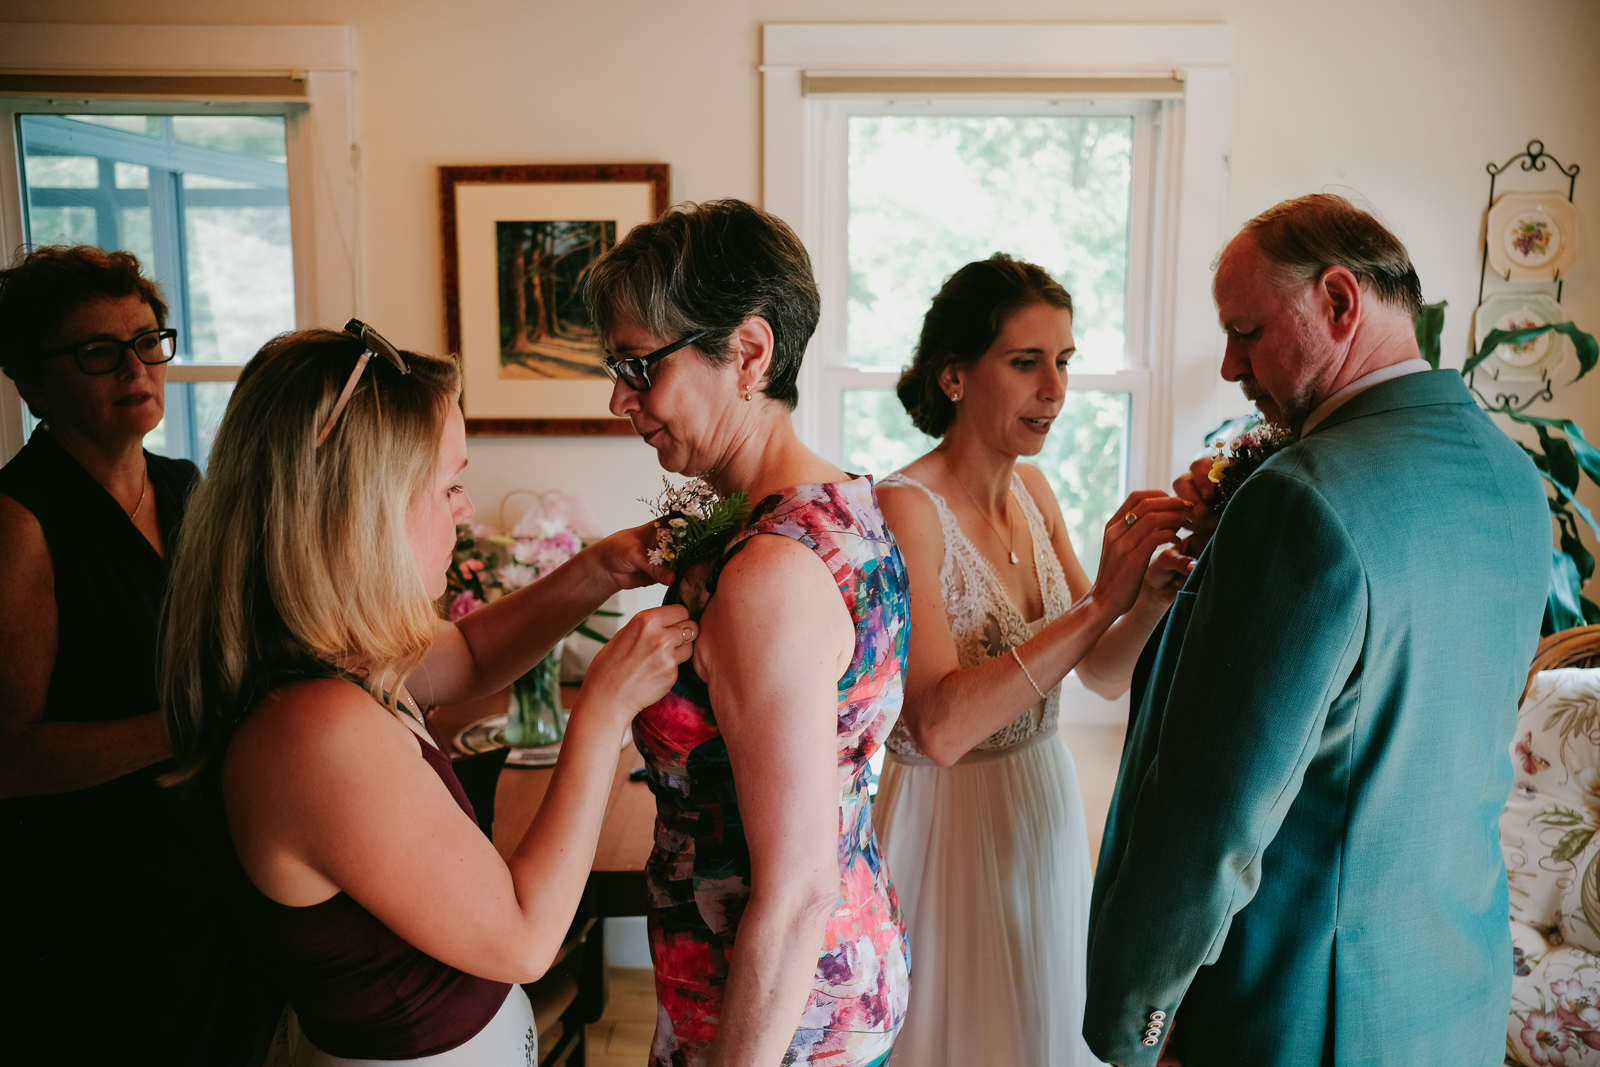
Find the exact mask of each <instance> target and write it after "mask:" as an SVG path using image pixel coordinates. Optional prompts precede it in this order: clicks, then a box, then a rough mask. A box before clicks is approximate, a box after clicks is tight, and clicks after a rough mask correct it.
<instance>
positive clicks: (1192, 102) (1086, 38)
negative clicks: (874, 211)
mask: <svg viewBox="0 0 1600 1067" xmlns="http://www.w3.org/2000/svg"><path fill="white" fill-rule="evenodd" d="M1234 50H1235V39H1234V31H1233V29H1232V27H1229V26H1226V25H1221V24H1185V25H1159V24H1150V25H1116V24H1094V25H1090V24H1076V25H1075V24H1070V23H1048V24H1031V25H1030V24H1013V25H997V24H960V25H956V24H921V25H915V24H912V25H906V24H899V25H884V24H784V23H772V24H768V25H766V26H764V27H763V28H762V65H761V68H760V69H761V75H762V128H763V129H762V137H763V144H762V174H763V180H762V197H763V204H764V206H765V207H766V209H767V210H768V211H771V212H773V213H774V214H776V215H778V216H779V217H780V218H783V219H784V220H786V221H787V222H789V223H790V225H792V226H793V227H794V229H795V231H796V233H798V234H799V236H800V239H801V241H803V242H804V243H805V245H806V247H807V249H808V251H810V253H811V255H812V259H813V263H814V264H815V265H816V266H817V269H818V273H819V283H820V284H821V285H822V286H823V287H824V294H825V295H824V301H823V316H824V321H823V323H822V324H820V326H819V329H818V332H817V335H816V336H815V337H814V338H813V339H812V342H811V345H810V347H809V349H808V352H807V359H806V362H805V365H804V366H803V367H802V369H801V374H800V382H799V385H800V396H801V401H800V405H799V407H798V408H797V410H796V413H795V417H796V426H797V429H798V430H799V433H800V435H801V438H802V439H803V440H804V441H805V442H806V443H807V444H808V445H810V446H811V447H812V448H814V449H816V450H817V451H819V452H821V453H822V454H824V455H829V456H837V454H838V450H839V438H840V433H839V429H840V427H839V416H838V405H837V402H835V404H834V411H833V412H832V413H831V415H830V414H829V413H828V412H826V411H825V410H824V408H825V406H826V404H827V403H828V401H829V398H830V397H836V396H839V395H841V390H840V388H839V383H840V382H842V381H845V380H847V379H848V377H849V376H847V375H844V374H842V373H841V368H843V365H844V352H843V343H844V325H843V319H844V314H845V307H846V305H845V304H844V302H843V297H844V294H845V289H844V288H843V287H842V286H843V285H845V284H847V278H846V280H839V279H837V278H836V277H835V275H837V273H838V270H839V268H838V264H840V263H843V259H842V256H843V255H844V246H845V233H844V229H843V225H842V222H843V220H845V219H846V218H847V205H846V203H845V202H844V196H845V192H846V190H845V182H844V180H843V174H842V171H843V168H844V159H843V157H842V155H841V151H842V148H841V146H840V145H839V144H838V143H837V142H838V140H839V139H838V138H837V137H836V136H834V137H833V142H832V148H831V149H830V134H832V133H834V131H831V130H830V128H829V111H830V107H829V105H828V103H827V97H825V96H823V95H820V94H818V95H808V94H807V83H808V80H809V79H813V78H824V79H826V78H835V77H837V78H848V77H856V78H860V79H863V80H866V79H917V82H918V89H917V90H916V92H917V93H918V94H919V95H922V96H927V95H929V93H928V92H927V91H926V90H927V88H928V87H929V86H930V85H934V88H935V89H936V91H939V92H941V93H949V94H951V95H959V96H963V97H969V98H970V97H983V96H993V97H995V98H1007V97H1010V98H1016V97H1018V96H1026V97H1031V98H1036V99H1037V98H1045V99H1049V98H1059V99H1069V98H1070V99H1079V100H1083V99H1090V100H1092V99H1107V100H1111V99H1121V98H1129V97H1137V96H1141V95H1143V96H1146V97H1149V96H1157V97H1160V100H1159V103H1158V105H1157V109H1156V110H1157V113H1158V115H1159V122H1158V123H1157V124H1156V126H1155V128H1153V129H1152V131H1151V137H1150V143H1151V145H1152V147H1153V149H1154V158H1153V160H1152V161H1151V163H1152V167H1151V170H1150V188H1149V191H1148V193H1149V198H1150V199H1149V206H1150V210H1149V215H1148V218H1149V230H1148V232H1147V233H1145V234H1143V235H1139V234H1134V235H1132V236H1133V237H1134V239H1135V244H1136V246H1143V248H1144V249H1146V250H1147V253H1148V259H1147V260H1146V263H1145V266H1144V268H1143V270H1142V271H1141V272H1140V275H1141V277H1140V278H1139V279H1138V280H1137V281H1136V280H1135V278H1134V277H1133V276H1132V275H1133V271H1134V264H1133V262H1132V261H1131V256H1132V253H1133V249H1131V248H1130V263H1129V271H1130V279H1129V282H1130V294H1129V295H1130V302H1129V324H1128V326H1129V332H1128V345H1129V356H1130V359H1129V363H1130V366H1128V368H1127V369H1125V370H1122V371H1119V372H1117V373H1116V374H1113V375H1091V374H1089V373H1080V374H1077V375H1074V376H1073V380H1072V381H1071V383H1070V384H1071V386H1072V387H1074V388H1078V389H1096V388H1099V389H1114V390H1116V391H1127V392H1130V393H1131V394H1132V396H1133V398H1134V403H1133V405H1131V407H1132V410H1130V413H1129V426H1130V433H1129V440H1128V472H1127V477H1128V485H1129V486H1130V487H1133V488H1146V487H1161V488H1164V487H1165V486H1166V484H1167V480H1168V479H1169V478H1171V477H1172V476H1173V475H1174V474H1175V473H1176V472H1177V471H1180V470H1184V469H1187V467H1188V464H1189V460H1190V459H1191V457H1192V456H1193V455H1194V454H1195V453H1196V451H1197V450H1198V448H1199V443H1200V441H1201V440H1202V439H1203V437H1204V434H1205V433H1206V432H1207V431H1208V430H1210V429H1211V428H1212V427H1213V426H1215V425H1216V424H1217V422H1218V421H1220V419H1221V413H1222V412H1223V411H1224V410H1229V406H1228V400H1227V399H1226V398H1225V396H1226V393H1225V390H1223V389H1222V388H1220V386H1221V385H1222V383H1221V381H1220V379H1219V377H1218V375H1217V367H1218V366H1219V365H1220V362H1221V356H1222V335H1221V332H1220V331H1219V330H1218V328H1217V319H1216V311H1215V309H1214V307H1213V306H1212V303H1211V263H1212V260H1213V259H1214V257H1215V256H1216V254H1217V252H1218V251H1219V250H1220V248H1221V247H1222V244H1223V242H1224V240H1225V237H1226V231H1225V229H1224V220H1225V218H1226V214H1227V169H1228V157H1229V153H1230V151H1231V139H1232V115H1233V88H1232V73H1231V67H1232V64H1233V61H1234ZM963 79H965V81H963ZM1050 79H1058V80H1059V81H1057V82H1056V83H1055V84H1053V85H1051V84H1049V80H1050ZM1080 79H1081V81H1080ZM1093 79H1100V80H1099V81H1094V80H1093ZM1069 81H1070V82H1075V83H1077V84H1072V85H1067V84H1066V83H1067V82H1069ZM1024 82H1031V83H1032V84H1031V85H1024V84H1023V83H1024ZM1156 82H1162V83H1163V84H1164V85H1167V86H1172V87H1173V88H1174V90H1175V91H1161V92H1154V93H1152V92H1150V91H1148V87H1149V85H1151V84H1154V83H1156ZM904 83H905V84H910V82H909V81H906V82H904ZM934 83H937V84H934ZM962 86H970V87H972V91H961V89H962ZM1101 86H1103V87H1104V90H1103V91H1101V90H1100V87H1101ZM881 87H882V83H880V85H879V91H877V92H876V94H875V95H878V96H879V97H880V98H881V97H882V95H883V93H882V92H881ZM857 95H864V94H857ZM830 168H832V171H831V173H830ZM1135 195H1136V196H1138V195H1139V191H1138V190H1137V189H1136V190H1135ZM1134 215H1135V216H1137V215H1138V212H1137V211H1135V212H1134ZM1135 284H1142V285H1144V286H1146V287H1147V288H1146V291H1145V297H1146V298H1145V299H1144V300H1143V307H1142V308H1136V306H1135V302H1134V299H1133V297H1134V296H1135V292H1134V290H1133V286H1134V285H1135ZM830 296H831V299H830ZM1135 314H1137V315H1139V316H1140V318H1141V320H1142V322H1141V324H1140V325H1141V327H1142V329H1143V331H1144V343H1143V345H1142V349H1143V356H1144V363H1143V365H1142V366H1138V365H1134V359H1135V358H1137V357H1136V355H1135V349H1134V332H1135V325H1134V323H1133V321H1132V319H1133V316H1134V315H1135ZM857 373H858V374H859V373H860V372H857ZM1125 376H1126V377H1125ZM884 377H887V376H884ZM857 380H862V379H857ZM1129 386H1131V388H1129ZM1233 406H1237V405H1236V404H1234V405H1233ZM1127 713H1128V702H1127V697H1126V696H1124V697H1123V698H1122V699H1121V700H1119V701H1114V702H1107V701H1102V700H1099V699H1098V698H1087V691H1086V690H1083V689H1082V688H1081V686H1080V685H1079V684H1078V683H1077V681H1076V678H1075V677H1074V676H1071V675H1069V676H1068V679H1067V681H1066V682H1065V683H1064V684H1063V692H1062V720H1063V721H1064V722H1076V723H1092V722H1118V721H1122V720H1125V719H1126V717H1127Z"/></svg>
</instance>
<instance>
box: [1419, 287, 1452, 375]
mask: <svg viewBox="0 0 1600 1067" xmlns="http://www.w3.org/2000/svg"><path fill="white" fill-rule="evenodd" d="M1449 304H1450V302H1449V301H1448V300H1441V301H1439V302H1438V303H1437V304H1423V305H1422V312H1421V314H1419V315H1418V316H1417V321H1416V327H1415V328H1416V331H1417V349H1418V351H1420V352H1421V353H1422V358H1423V359H1425V360H1427V361H1428V365H1429V366H1431V367H1432V368H1433V369H1434V370H1438V369H1439V336H1440V335H1441V334H1443V333H1444V309H1445V308H1446V307H1448V306H1449Z"/></svg>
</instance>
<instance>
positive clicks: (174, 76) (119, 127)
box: [0, 23, 360, 466]
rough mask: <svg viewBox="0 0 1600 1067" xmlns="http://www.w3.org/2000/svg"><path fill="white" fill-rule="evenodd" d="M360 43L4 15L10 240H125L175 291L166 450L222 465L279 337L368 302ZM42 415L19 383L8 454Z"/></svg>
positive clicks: (157, 437)
mask: <svg viewBox="0 0 1600 1067" xmlns="http://www.w3.org/2000/svg"><path fill="white" fill-rule="evenodd" d="M349 52H350V42H349V31H348V30H347V28H345V27H342V26H274V27H238V26H92V25H51V24H39V23H33V24H12V25H0V246H3V248H4V249H5V251H6V253H7V257H8V258H9V254H10V253H11V252H13V251H14V250H16V249H17V248H19V247H21V246H23V245H43V244H92V245H97V246H99V247H102V248H107V249H122V250H126V251H129V252H132V253H134V254H135V255H137V256H138V257H139V261H140V264H141V265H142V266H143V268H144V270H145V273H146V274H147V275H148V276H149V277H151V278H153V279H154V280H155V281H156V282H157V283H159V284H160V286H161V289H162V291H163V294H164V296H165V298H166V301H167V304H168V321H167V325H168V326H171V327H174V328H176V329H177V331H178V353H177V358H176V359H174V360H173V361H172V362H171V363H169V364H167V390H166V415H165V418H164V419H163V421H162V424H161V425H160V426H158V427H157V428H156V430H155V431H154V432H152V433H151V434H150V435H149V436H148V437H147V438H146V439H145V444H146V447H148V448H150V449H151V450H152V451H155V452H160V453H164V454H166V455H170V456H183V457H187V458H190V459H193V460H195V461H196V462H198V463H200V465H201V466H204V465H205V461H206V458H207V456H208V454H209V452H210V444H211V438H212V435H213V434H214V433H215V432H216V426H217V423H218V422H220V420H221V418H222V413H223V410H224V409H225V407H226V405H227V400H228V396H229V395H230V393H231V392H232V388H233V382H234V380H235V379H236V378H237V377H238V374H239V371H240V369H241V368H242V367H243V365H244V363H245V362H246V361H247V360H248V359H249V358H250V357H251V356H252V355H253V354H254V353H255V352H256V350H257V349H258V348H260V347H261V345H262V344H263V343H264V342H265V341H266V340H267V339H269V338H270V337H272V336H273V335H275V334H277V333H281V332H283V331H285V330H292V329H295V328H298V327H305V326H311V325H326V324H328V323H333V324H335V326H337V324H338V323H342V322H344V321H345V319H347V318H348V317H350V316H351V315H359V313H360V309H359V308H358V307H357V306H356V285H355V248H356V243H357V242H356V233H355V167H354V162H355V161H354V150H353V148H354V146H353V140H352V131H351V114H350V75H351V70H350V62H349ZM151 71H162V72H163V73H162V74H160V75H154V74H151V73H150V72H151ZM32 424H33V423H32V419H31V418H29V417H28V416H27V414H26V412H25V408H24V406H23V405H22V403H21V401H20V398H19V397H18V396H17V393H16V390H15V388H14V387H13V386H12V385H11V383H10V382H9V381H8V380H4V379H0V462H4V461H5V460H8V459H9V458H10V457H11V455H13V454H14V453H15V452H16V450H17V449H18V448H20V447H21V446H22V442H23V440H24V439H25V435H26V433H27V432H28V431H29V430H30V429H31V427H32Z"/></svg>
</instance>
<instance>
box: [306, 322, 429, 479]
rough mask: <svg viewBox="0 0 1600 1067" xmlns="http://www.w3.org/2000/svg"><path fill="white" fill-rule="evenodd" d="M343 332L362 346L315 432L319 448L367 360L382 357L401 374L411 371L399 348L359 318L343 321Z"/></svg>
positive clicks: (340, 411)
mask: <svg viewBox="0 0 1600 1067" xmlns="http://www.w3.org/2000/svg"><path fill="white" fill-rule="evenodd" d="M344 332H345V333H348V334H350V335H352V336H354V337H355V338H357V339H358V340H359V341H360V342H361V344H362V345H363V346H364V348H363V350H362V352H361V358H360V359H358V360H356V365H355V369H354V370H352V371H351V372H350V377H349V378H347V379H345V383H344V389H343V390H342V391H341V392H340V393H339V399H338V400H336V401H335V402H334V405H333V410H332V411H331V412H329V413H328V421H327V422H325V423H323V424H322V432H321V433H319V434H317V447H319V448H320V447H322V442H324V441H326V440H327V439H328V434H330V433H332V432H333V427H334V424H335V423H337V422H338V421H339V416H340V415H342V414H344V406H345V405H346V404H348V403H350V394H351V393H353V392H355V391H356V382H358V381H360V380H361V372H362V371H364V370H366V369H367V362H368V361H369V360H370V359H372V357H373V356H381V357H383V359H385V360H386V361H388V362H389V363H390V364H391V365H392V366H393V367H394V369H395V370H397V371H399V372H400V373H401V374H410V373H411V368H410V367H408V366H406V361H405V357H404V356H402V355H401V354H400V350H399V349H398V348H396V347H395V346H394V345H392V344H390V343H389V342H388V341H386V340H384V338H383V335H382V334H380V333H379V332H378V331H377V330H374V329H373V328H372V327H371V326H368V325H367V324H366V323H364V322H362V321H361V320H360V319H351V320H350V321H349V322H347V323H345V324H344Z"/></svg>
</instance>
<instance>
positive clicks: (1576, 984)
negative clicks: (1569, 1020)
mask: <svg viewBox="0 0 1600 1067" xmlns="http://www.w3.org/2000/svg"><path fill="white" fill-rule="evenodd" d="M1550 995H1551V996H1552V997H1555V998H1556V1002H1557V1003H1558V1004H1560V1005H1561V1007H1563V1008H1565V1009H1566V1010H1567V1011H1570V1012H1571V1013H1572V1014H1574V1015H1582V1014H1583V1013H1584V1011H1585V1010H1586V1009H1592V1008H1596V1007H1600V994H1597V993H1596V992H1595V991H1594V990H1593V989H1591V988H1590V987H1588V986H1586V985H1584V984H1583V983H1582V982H1580V981H1578V980H1577V979H1576V978H1558V979H1556V980H1555V981H1554V982H1551V983H1550Z"/></svg>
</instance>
